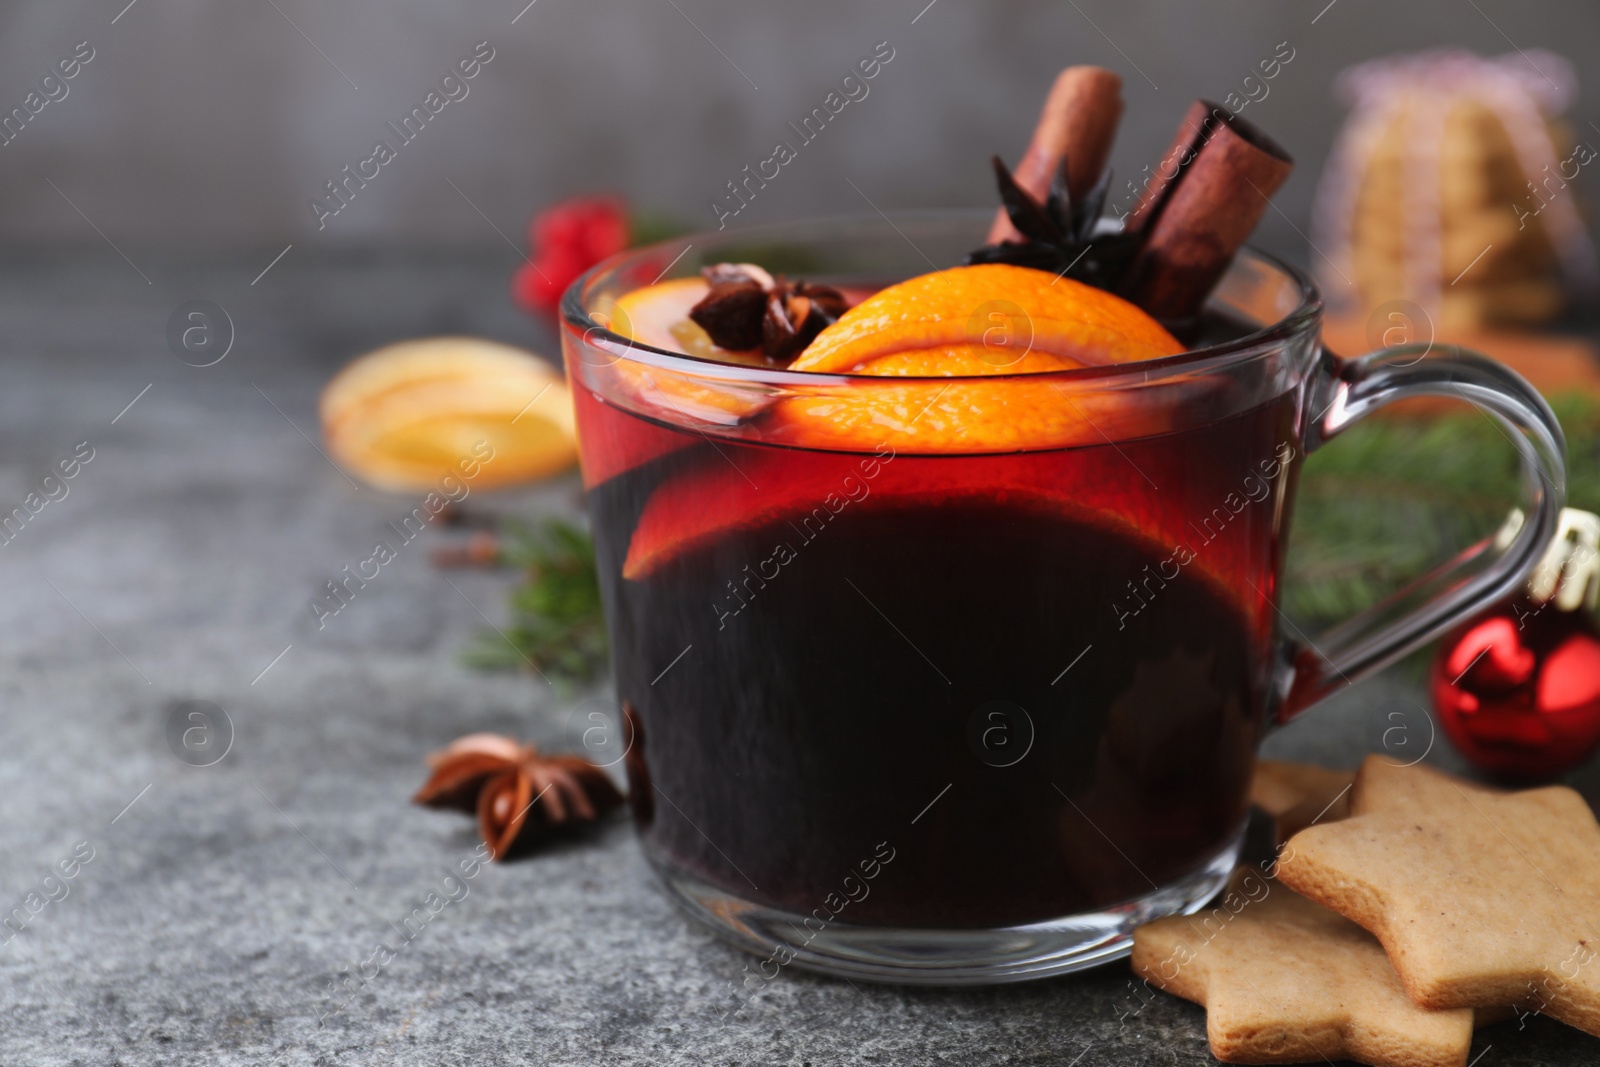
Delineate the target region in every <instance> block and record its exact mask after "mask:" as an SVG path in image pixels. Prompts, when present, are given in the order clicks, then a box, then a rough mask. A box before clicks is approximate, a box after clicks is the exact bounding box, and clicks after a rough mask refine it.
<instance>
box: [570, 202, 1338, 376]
mask: <svg viewBox="0 0 1600 1067" xmlns="http://www.w3.org/2000/svg"><path fill="white" fill-rule="evenodd" d="M992 217H993V212H992V211H990V210H988V209H976V208H958V209H948V208H947V209H933V210H924V211H902V212H895V213H894V214H892V215H886V214H883V213H881V212H880V213H877V214H873V215H867V214H853V215H834V216H829V217H827V218H822V219H816V220H801V221H787V222H768V223H761V224H759V225H754V226H743V227H739V228H737V229H735V230H704V231H698V232H694V233H689V234H685V235H682V236H679V237H673V238H668V239H667V240H664V241H656V242H654V243H652V244H648V245H641V246H639V247H637V248H628V249H624V250H623V251H621V252H618V253H617V254H615V255H613V256H609V257H607V258H606V259H604V260H602V261H601V262H599V263H597V264H595V265H594V266H593V267H591V268H589V269H588V270H586V271H584V272H583V273H582V274H581V275H579V276H578V277H577V278H575V279H574V280H573V282H572V284H571V285H569V286H567V289H566V291H565V292H564V293H562V295H561V302H560V309H561V319H562V325H563V326H564V327H565V328H566V329H569V330H571V331H573V332H574V333H575V334H577V343H579V344H589V345H595V346H597V347H604V348H606V349H608V350H609V351H610V352H611V354H613V355H615V356H616V357H617V358H618V359H619V360H621V359H626V360H630V361H632V362H635V363H640V364H643V365H645V366H649V367H657V368H660V369H662V370H667V371H672V372H675V373H679V374H687V375H693V376H697V377H701V378H715V379H718V380H721V381H738V382H744V383H750V384H755V383H762V384H768V385H781V386H805V385H812V386H815V385H822V384H847V383H848V384H856V385H861V384H863V383H866V382H879V383H884V382H896V383H900V384H902V385H903V384H905V383H908V382H924V383H926V382H975V381H984V382H1000V381H1017V380H1027V381H1073V382H1092V381H1099V380H1102V379H1104V380H1105V381H1103V382H1102V384H1107V385H1113V384H1120V383H1121V382H1122V381H1123V380H1131V379H1137V382H1131V383H1130V384H1146V383H1149V382H1154V381H1158V380H1161V379H1165V378H1170V377H1177V376H1179V375H1183V374H1192V373H1195V372H1197V371H1198V372H1205V373H1209V372H1212V371H1216V370H1220V369H1223V368H1225V367H1228V366H1232V365H1234V364H1236V363H1243V362H1247V361H1248V360H1250V359H1253V358H1258V357H1260V356H1262V355H1264V354H1266V353H1268V352H1271V351H1273V350H1274V349H1276V348H1277V347H1279V346H1280V345H1281V344H1283V343H1285V342H1287V341H1289V340H1291V339H1292V338H1294V337H1296V336H1298V335H1299V334H1301V333H1303V332H1305V331H1306V330H1307V329H1308V328H1310V327H1313V326H1315V325H1316V324H1317V322H1318V321H1319V319H1320V316H1321V314H1322V310H1323V301H1322V295H1321V291H1320V290H1319V289H1318V288H1317V285H1316V283H1315V282H1314V281H1313V280H1312V279H1311V277H1310V275H1309V274H1307V273H1306V272H1305V271H1303V270H1301V269H1299V268H1298V267H1295V266H1292V265H1290V264H1288V263H1286V262H1284V261H1283V260H1282V259H1280V258H1278V257H1277V256H1275V255H1272V254H1271V253H1270V252H1263V251H1261V250H1260V249H1258V248H1255V247H1253V246H1251V245H1246V246H1245V247H1244V248H1243V249H1241V250H1240V252H1239V255H1240V256H1249V257H1252V258H1254V259H1257V260H1260V261H1262V262H1264V263H1266V264H1267V265H1268V266H1270V267H1272V268H1273V269H1275V270H1277V271H1279V272H1281V273H1282V274H1283V275H1284V276H1285V277H1287V278H1288V279H1289V280H1290V281H1292V282H1293V283H1294V284H1295V286H1296V287H1297V288H1298V289H1299V292H1300V302H1299V303H1298V304H1297V305H1296V306H1295V308H1294V310H1292V311H1290V312H1289V313H1287V314H1286V315H1284V316H1282V317H1281V318H1279V319H1277V320H1276V321H1274V322H1270V323H1267V324H1266V325H1264V326H1262V327H1260V328H1259V329H1256V330H1253V331H1251V332H1250V333H1248V334H1245V335H1244V336H1242V337H1237V338H1234V339H1232V340H1229V341H1222V342H1219V343H1217V344H1213V345H1204V346H1202V347H1200V348H1190V349H1185V350H1184V351H1182V352H1177V353H1174V354H1173V355H1170V356H1159V357H1157V358H1155V359H1144V360H1132V361H1129V362H1124V363H1108V364H1103V365H1100V366H1091V367H1074V368H1072V369H1070V370H1058V371H1031V372H1017V373H1012V374H939V375H894V376H885V375H881V374H860V373H850V372H840V371H832V372H821V373H819V372H816V371H796V370H788V369H786V368H782V367H754V366H750V365H748V364H743V363H724V362H721V361H718V360H712V359H704V358H702V357H699V356H692V355H689V354H688V353H686V352H674V351H670V350H668V349H663V348H656V347H655V346H653V345H648V344H645V343H644V342H642V341H638V340H634V339H632V338H628V337H623V336H622V335H620V334H617V333H614V332H612V330H611V329H610V328H609V327H607V326H604V325H601V324H600V323H599V322H596V321H595V319H594V317H593V315H592V313H591V311H590V309H589V307H588V306H587V301H586V300H585V297H586V296H587V295H588V292H589V290H590V289H591V288H592V286H593V285H594V284H595V282H597V281H598V280H599V279H600V278H601V277H602V276H604V275H606V274H608V273H611V272H613V271H616V270H618V269H620V268H621V267H622V266H623V265H625V264H627V263H628V262H629V261H631V260H640V259H644V258H646V257H650V256H659V255H661V254H663V253H667V254H671V253H672V252H674V251H676V252H677V255H678V256H680V257H681V256H682V254H683V253H684V252H686V251H687V250H688V248H689V247H693V246H702V247H703V246H705V245H715V244H716V243H719V242H726V243H738V244H747V243H750V242H752V241H770V240H775V239H781V238H783V237H785V236H789V237H791V238H794V239H795V240H796V243H803V242H804V241H805V240H807V239H809V240H811V241H813V242H815V241H819V240H823V239H825V238H826V237H827V236H828V234H829V232H830V231H843V232H849V231H851V230H857V229H858V228H859V227H861V226H862V225H863V224H867V225H882V224H883V223H887V224H888V225H889V226H890V227H891V228H892V229H894V230H895V231H896V232H898V231H899V226H898V225H896V221H895V220H897V219H898V220H900V221H902V222H906V223H915V222H955V221H960V220H963V219H971V220H972V221H973V222H974V223H975V224H981V223H982V222H985V221H987V220H989V219H990V218H992ZM901 236H904V235H903V234H902V235H901ZM907 240H908V241H909V238H907ZM685 242H686V243H685ZM680 243H685V244H684V247H682V248H679V247H678V246H679V245H680ZM913 247H915V246H914V245H913ZM1236 261H1237V257H1236ZM673 263H674V264H675V263H676V260H673ZM958 265H959V264H958ZM671 266H672V265H671V264H669V265H668V268H667V269H668V270H670V269H671ZM935 269H936V270H940V269H948V268H935ZM1229 269H1230V270H1231V269H1233V268H1232V266H1231V265H1230V267H1229ZM657 280H658V281H659V280H660V279H657ZM651 284H655V283H651Z"/></svg>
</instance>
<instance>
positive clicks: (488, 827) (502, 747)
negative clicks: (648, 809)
mask: <svg viewBox="0 0 1600 1067" xmlns="http://www.w3.org/2000/svg"><path fill="white" fill-rule="evenodd" d="M428 766H430V767H431V768H432V769H433V774H432V775H431V776H430V777H429V778H428V780H427V782H425V783H424V784H423V786H422V788H421V789H419V790H417V794H416V796H414V797H412V798H411V799H412V801H413V802H415V803H417V804H423V805H426V806H428V807H431V808H452V809H455V810H458V811H465V812H467V813H469V814H476V815H477V817H478V832H479V833H480V834H482V835H483V840H484V843H485V844H487V845H488V846H489V850H490V853H491V855H492V856H493V857H494V858H495V859H497V860H498V859H504V858H506V857H507V856H508V855H509V854H510V853H511V851H512V849H513V847H514V846H515V845H517V844H518V842H519V840H520V839H523V838H526V839H528V840H532V839H533V838H534V837H536V836H538V835H539V834H541V833H543V832H546V831H549V830H552V829H554V828H556V827H561V826H571V825H575V824H578V823H585V822H595V821H596V820H598V819H600V818H601V817H602V816H604V815H606V814H608V813H609V812H611V811H613V810H615V809H616V808H618V807H620V806H621V804H622V794H621V793H620V792H618V790H617V787H616V786H614V785H612V784H611V779H610V778H608V777H606V773H605V771H603V770H601V769H600V768H599V767H596V766H595V765H594V764H592V763H590V762H589V761H588V760H585V759H583V758H581V757H578V756H546V755H542V754H541V753H540V752H539V749H538V748H537V747H536V746H534V745H531V744H529V745H525V744H522V743H521V742H519V741H517V740H515V739H513V738H510V737H505V736H502V735H500V734H468V735H467V736H465V737H462V738H459V739H457V740H456V741H454V742H452V743H451V744H450V745H448V746H447V747H445V748H443V749H441V750H440V751H438V752H435V753H433V754H432V755H431V756H429V757H428ZM524 843H526V842H524Z"/></svg>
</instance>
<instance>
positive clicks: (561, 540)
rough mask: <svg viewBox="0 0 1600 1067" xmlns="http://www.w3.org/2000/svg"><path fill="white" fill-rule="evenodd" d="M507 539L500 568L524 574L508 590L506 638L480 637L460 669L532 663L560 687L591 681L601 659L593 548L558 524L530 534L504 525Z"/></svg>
mask: <svg viewBox="0 0 1600 1067" xmlns="http://www.w3.org/2000/svg"><path fill="white" fill-rule="evenodd" d="M506 532H507V538H506V543H505V547H504V548H503V549H502V550H501V559H500V562H501V563H503V564H505V565H507V566H513V567H517V568H519V569H520V570H522V571H523V573H524V579H523V581H522V583H521V584H519V585H518V586H517V587H516V588H515V589H513V590H512V591H511V623H510V625H508V626H507V627H506V628H505V639H502V638H501V636H500V635H499V634H498V633H496V634H484V635H483V636H482V637H481V638H480V640H479V642H478V643H477V645H475V646H474V647H472V648H470V649H469V650H468V651H467V654H466V658H467V662H468V663H470V664H472V665H473V666H477V667H489V668H516V667H524V666H526V665H527V664H529V663H532V664H533V665H535V666H536V667H538V668H539V670H541V671H545V672H546V673H548V674H550V675H552V676H553V677H555V678H557V679H558V680H561V681H566V682H575V683H581V682H587V681H590V680H592V679H593V678H594V677H595V676H596V675H597V674H599V673H600V671H601V670H602V669H603V668H604V667H605V665H606V656H607V647H606V625H605V616H604V615H603V614H602V612H601V606H600V580H599V575H598V573H597V571H596V570H595V559H594V542H593V541H592V540H591V539H590V537H589V535H588V534H587V533H586V532H585V531H583V530H581V529H579V528H578V527H576V526H573V525H572V524H570V523H567V522H563V521H561V520H560V519H551V520H548V521H546V522H545V523H543V524H542V525H540V526H539V527H537V528H530V527H527V526H523V525H520V524H511V523H508V524H507V527H506ZM507 640H509V641H510V645H509V646H508V645H507Z"/></svg>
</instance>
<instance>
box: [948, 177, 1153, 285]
mask: <svg viewBox="0 0 1600 1067" xmlns="http://www.w3.org/2000/svg"><path fill="white" fill-rule="evenodd" d="M994 175H995V181H996V182H997V183H998V184H999V186H1000V202H1001V203H1002V204H1004V205H1005V209H1006V216H1007V217H1008V218H1010V219H1011V225H1013V226H1015V227H1016V228H1017V232H1018V233H1020V234H1022V236H1023V237H1024V238H1025V240H1022V241H1002V242H1001V243H999V244H996V245H985V246H984V247H982V248H980V249H978V250H976V251H974V252H969V253H968V254H967V263H968V265H971V264H975V263H1009V264H1011V265H1012V266H1015V267H1032V268H1033V269H1035V270H1047V271H1049V272H1050V273H1052V274H1056V275H1065V276H1066V277H1068V278H1072V279H1073V280H1075V281H1080V282H1084V283H1086V284H1088V285H1093V286H1096V287H1098V288H1101V289H1111V290H1114V289H1115V288H1116V285H1117V282H1118V280H1119V279H1120V278H1121V276H1122V272H1123V270H1124V269H1125V268H1126V267H1127V265H1128V262H1129V261H1130V260H1131V259H1132V258H1133V254H1134V252H1136V251H1137V250H1138V243H1139V238H1138V236H1137V235H1135V234H1129V233H1123V232H1118V231H1111V232H1106V233H1099V232H1097V231H1098V230H1099V229H1100V223H1101V217H1100V212H1101V209H1102V208H1103V207H1104V206H1105V200H1106V193H1107V191H1108V190H1109V188H1110V184H1111V172H1110V171H1109V170H1107V171H1103V172H1102V173H1101V175H1100V180H1099V181H1097V182H1095V184H1094V187H1093V188H1091V189H1090V190H1089V191H1088V193H1086V194H1084V197H1083V199H1082V200H1080V201H1079V202H1078V203H1073V202H1072V197H1071V195H1070V194H1069V193H1068V192H1067V161H1066V160H1065V159H1063V160H1062V161H1061V169H1060V170H1059V171H1057V172H1056V177H1055V180H1054V181H1053V182H1051V184H1050V195H1049V196H1048V197H1047V198H1046V199H1045V202H1044V203H1042V204H1041V203H1039V201H1038V200H1036V199H1035V198H1034V197H1033V196H1032V195H1031V194H1030V193H1029V192H1028V191H1027V190H1026V189H1024V188H1022V186H1020V185H1018V184H1017V180H1016V178H1014V177H1012V175H1011V170H1010V168H1008V167H1007V166H1006V165H1005V163H1004V162H1003V161H1002V160H1001V159H1000V157H999V156H995V157H994Z"/></svg>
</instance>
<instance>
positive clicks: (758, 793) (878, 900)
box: [579, 387, 1298, 927]
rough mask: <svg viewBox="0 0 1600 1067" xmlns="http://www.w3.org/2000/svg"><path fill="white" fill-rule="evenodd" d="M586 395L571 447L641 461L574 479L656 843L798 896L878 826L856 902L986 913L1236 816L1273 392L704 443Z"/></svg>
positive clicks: (1110, 895) (1265, 664)
mask: <svg viewBox="0 0 1600 1067" xmlns="http://www.w3.org/2000/svg"><path fill="white" fill-rule="evenodd" d="M580 388H581V387H580ZM579 416H580V432H581V434H582V435H583V437H584V439H585V442H586V449H590V450H591V451H592V450H593V449H592V448H591V446H596V447H620V444H619V443H621V442H627V443H628V447H629V448H630V449H632V450H633V451H634V453H635V454H636V455H641V456H643V455H649V456H653V457H654V458H651V459H648V460H647V461H646V462H643V463H642V464H640V465H638V466H634V467H633V468H632V469H628V470H626V471H624V472H623V473H621V474H619V475H617V476H615V477H612V478H610V479H609V480H607V481H605V482H604V483H602V484H600V485H598V486H596V487H595V488H594V489H593V490H592V492H591V495H590V506H591V509H592V514H593V520H594V528H595V533H596V539H597V543H598V548H599V558H600V568H601V581H602V586H603V589H604V594H605V602H606V610H607V617H608V622H609V625H610V629H611V637H612V647H613V650H614V656H615V667H616V676H617V687H618V699H619V700H621V701H626V702H629V703H631V704H632V705H633V707H634V708H635V709H636V712H637V716H638V720H639V725H640V726H641V728H642V729H641V738H642V741H641V744H640V745H638V746H637V749H636V751H635V752H634V753H633V757H632V758H630V776H631V778H632V782H631V785H632V788H633V789H634V790H635V792H636V793H638V794H640V795H641V796H644V795H648V796H649V798H650V799H649V801H648V802H644V803H641V804H640V805H639V808H638V810H639V813H640V830H641V832H642V834H643V836H644V841H645V843H646V847H647V848H648V849H650V850H651V851H652V852H653V853H654V854H655V855H657V856H658V857H659V858H661V859H663V860H665V861H667V862H669V863H670V864H672V865H674V866H677V867H679V868H682V869H685V870H687V871H689V872H691V873H693V874H695V875H696V876H698V877H699V878H700V879H702V880H704V881H706V882H709V883H711V884H713V885H716V886H719V887H721V888H723V889H726V890H728V891H730V892H732V893H734V894H736V895H739V896H742V897H745V898H747V899H754V900H759V901H762V902H765V903H768V904H772V905H776V906H778V907H781V908H784V909H786V910H789V911H792V912H798V913H809V912H810V911H812V910H813V909H814V908H817V907H820V906H822V905H823V902H824V899H825V898H826V897H827V896H828V895H829V894H833V893H838V892H840V883H841V880H842V879H843V878H844V877H845V876H846V875H848V874H850V873H851V871H852V870H854V869H855V868H856V867H857V865H858V864H860V863H861V862H862V861H863V860H869V859H870V858H871V857H872V856H873V855H874V851H875V850H876V849H877V848H878V846H879V843H880V842H887V843H888V845H889V847H891V848H893V849H894V855H895V859H894V861H893V862H892V864H890V865H889V866H887V867H885V868H884V869H883V872H882V874H881V875H880V877H879V878H878V879H877V880H876V881H875V882H874V883H873V886H872V891H871V894H870V896H868V897H867V898H866V899H865V900H864V901H861V902H859V903H852V904H851V905H850V908H849V916H848V917H849V919H850V921H852V922H879V923H893V924H903V925H912V926H942V927H951V926H995V925H1006V924H1017V923H1026V922H1032V921H1039V920H1044V919H1049V918H1055V917H1060V916H1065V915H1070V914H1075V913H1080V912H1086V911H1091V910H1098V909H1102V908H1105V907H1108V906H1110V905H1113V904H1116V903H1117V902H1120V901H1125V900H1129V899H1131V898H1135V897H1139V896H1141V895H1143V894H1146V893H1149V892H1151V891H1153V890H1154V889H1155V888H1156V887H1158V886H1163V885H1166V884H1168V883H1171V882H1172V881H1174V880H1175V879H1177V878H1180V877H1182V876H1183V875H1185V874H1187V873H1189V872H1191V871H1194V870H1196V869H1197V868H1198V867H1200V866H1202V865H1204V863H1205V862H1206V861H1207V860H1209V859H1210V858H1212V857H1213V856H1214V855H1215V854H1216V853H1217V852H1218V851H1219V850H1221V849H1222V848H1223V847H1224V846H1225V845H1226V844H1227V843H1228V842H1229V841H1230V839H1231V838H1232V835H1233V834H1234V833H1235V832H1236V831H1237V830H1238V829H1239V827H1240V826H1241V824H1242V822H1243V820H1244V817H1245V813H1246V808H1247V803H1248V801H1247V792H1248V784H1249V778H1250V773H1251V769H1252V766H1253V761H1254V749H1255V743H1256V740H1257V738H1258V735H1259V732H1260V728H1261V725H1262V723H1263V722H1264V721H1265V716H1266V712H1267V703H1268V701H1269V697H1268V692H1269V689H1270V679H1271V677H1272V676H1273V672H1274V659H1273V656H1274V646H1273V641H1274V631H1275V608H1274V607H1273V606H1272V600H1273V598H1274V595H1275V594H1274V590H1275V586H1276V582H1277V576H1278V574H1279V571H1280V563H1281V549H1282V543H1283V533H1284V530H1283V523H1284V522H1285V521H1286V516H1287V515H1288V513H1289V510H1290V509H1289V503H1290V502H1291V500H1292V485H1293V477H1294V473H1295V471H1296V470H1297V468H1298V462H1297V461H1298V455H1297V454H1296V446H1294V445H1292V444H1291V443H1290V442H1293V441H1294V440H1295V435H1294V424H1295V398H1294V396H1293V395H1292V394H1286V395H1284V396H1282V397H1280V398H1278V399H1277V400H1274V401H1272V402H1270V403H1267V404H1265V405H1262V406H1258V407H1256V408H1254V409H1252V410H1249V411H1246V412H1244V413H1242V414H1236V415H1233V416H1230V417H1227V418H1224V419H1221V420H1219V421H1215V422H1213V423H1211V424H1210V425H1206V426H1203V427H1201V428H1198V429H1191V430H1186V431H1183V432H1181V433H1174V434H1169V435H1166V436H1162V437H1156V438H1152V439H1147V440H1143V441H1126V442H1118V443H1117V444H1116V445H1111V444H1109V443H1108V444H1104V445H1098V446H1092V447H1080V448H1071V449H1061V450H1055V451H1045V452H1032V453H1021V454H1010V455H1003V456H954V455H953V456H942V455H941V456H911V455H897V456H891V455H888V454H880V455H878V456H876V457H873V456H865V455H857V454H845V453H832V452H820V451H807V450H801V449H789V448H777V447H771V446H765V445H755V444H746V443H738V442H733V441H729V440H725V439H722V440H718V441H717V442H716V444H715V447H713V446H712V445H711V444H710V443H708V442H707V440H706V439H705V438H703V437H701V436H700V435H698V434H695V433H688V434H684V433H682V432H680V431H677V430H672V429H668V428H665V427H662V426H657V425H655V424H654V423H650V422H647V421H645V420H642V419H639V418H638V417H636V416H634V415H631V414H627V413H624V412H621V411H619V410H618V409H616V408H615V407H611V406H609V405H606V404H603V403H601V402H599V401H597V400H596V399H595V398H594V397H593V396H592V395H590V394H587V393H585V395H583V396H581V397H580V404H579ZM589 454H590V452H586V460H587V459H588V456H589ZM1285 460H1287V462H1285ZM869 471H870V472H871V473H869ZM830 494H831V495H830ZM644 542H648V543H644ZM1180 548H1181V549H1182V550H1180ZM1183 550H1186V551H1183ZM646 558H648V559H649V560H650V561H652V562H651V565H650V567H649V568H648V569H646V570H644V571H643V572H641V571H640V568H639V565H638V561H639V560H640V559H646ZM625 570H627V571H629V573H628V574H625ZM1018 709H1020V712H1019V710H1018ZM995 713H998V717H996V714H995ZM646 778H648V782H646V781H645V780H644V779H646Z"/></svg>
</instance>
